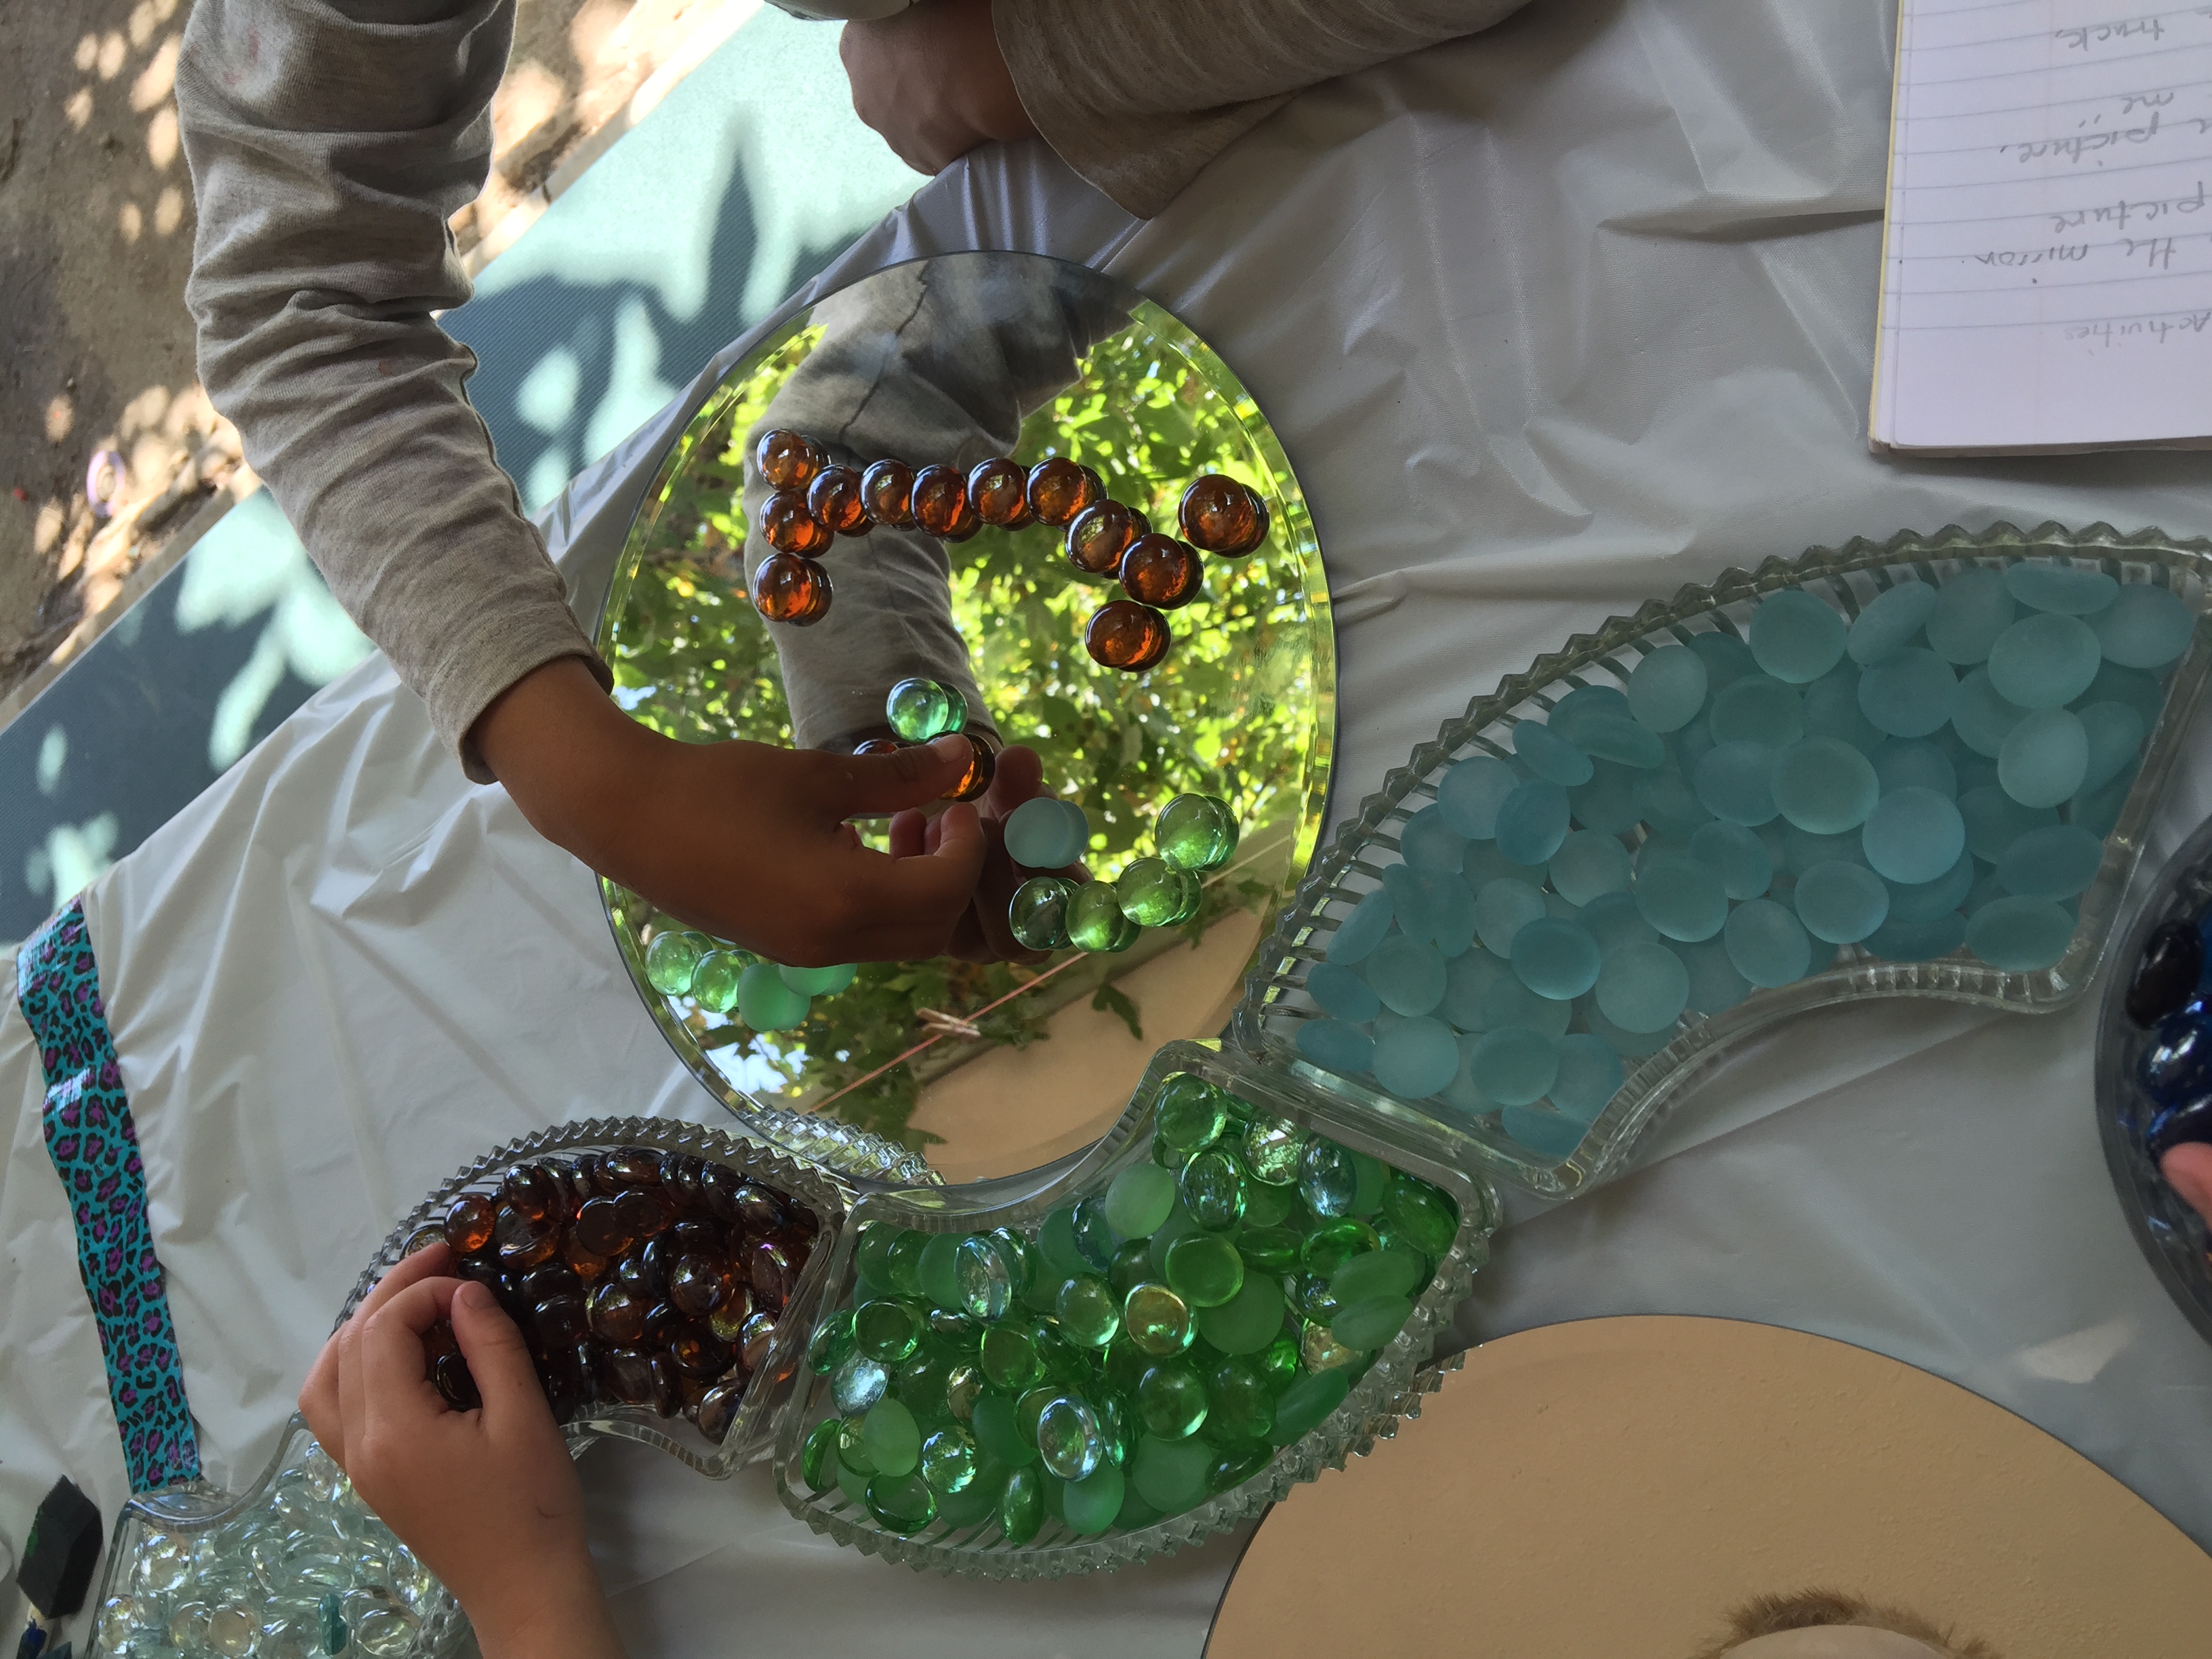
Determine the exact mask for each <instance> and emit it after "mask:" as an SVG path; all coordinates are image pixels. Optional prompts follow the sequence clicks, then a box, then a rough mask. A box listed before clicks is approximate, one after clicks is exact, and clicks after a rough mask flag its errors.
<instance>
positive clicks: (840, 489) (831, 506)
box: [806, 466, 876, 536]
mask: <svg viewBox="0 0 2212 1659" xmlns="http://www.w3.org/2000/svg"><path fill="white" fill-rule="evenodd" d="M806 510H807V511H808V512H809V513H811V514H812V515H813V516H814V519H815V521H816V522H817V523H818V524H822V525H825V526H828V527H829V529H831V530H834V531H836V532H837V533H838V534H839V535H840V536H865V535H866V534H867V533H868V532H870V531H871V530H873V529H874V528H875V527H876V521H875V520H873V519H872V518H870V517H869V516H868V504H867V502H866V501H865V500H863V499H862V497H861V495H860V474H859V473H857V472H855V471H853V469H852V468H851V467H849V466H825V467H823V469H822V471H821V473H820V475H819V476H818V477H816V479H815V480H814V482H813V483H811V484H809V485H807V486H806Z"/></svg>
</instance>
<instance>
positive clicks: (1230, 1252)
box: [1166, 1233, 1244, 1308]
mask: <svg viewBox="0 0 2212 1659" xmlns="http://www.w3.org/2000/svg"><path fill="white" fill-rule="evenodd" d="M1166 1272H1167V1280H1168V1284H1169V1285H1170V1287H1171V1288H1172V1289H1173V1290H1174V1291H1175V1292H1176V1294H1177V1295H1178V1296H1180V1297H1182V1299H1183V1300H1184V1301H1186V1302H1188V1304H1190V1305H1191V1306H1192V1307H1194V1308H1218V1307H1219V1306H1221V1304H1224V1303H1225V1302H1227V1301H1229V1300H1230V1299H1231V1297H1234V1296H1235V1295H1236V1294H1237V1291H1241V1290H1243V1288H1244V1258H1243V1256H1242V1255H1239V1254H1238V1253H1237V1247H1236V1246H1235V1245H1234V1244H1232V1243H1230V1242H1229V1241H1228V1240H1227V1239H1225V1238H1224V1237H1221V1236H1220V1235H1218V1233H1188V1234H1186V1235H1185V1236H1184V1237H1181V1238H1178V1239H1177V1240H1176V1242H1175V1243H1172V1244H1170V1245H1169V1246H1168V1253H1167V1265H1166Z"/></svg>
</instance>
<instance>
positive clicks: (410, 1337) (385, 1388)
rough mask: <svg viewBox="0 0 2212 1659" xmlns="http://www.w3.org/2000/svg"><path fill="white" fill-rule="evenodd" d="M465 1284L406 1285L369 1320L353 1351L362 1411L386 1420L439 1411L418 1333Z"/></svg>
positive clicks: (443, 1311)
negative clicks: (425, 1410)
mask: <svg viewBox="0 0 2212 1659" xmlns="http://www.w3.org/2000/svg"><path fill="white" fill-rule="evenodd" d="M466 1282H467V1281H466V1280H465V1279H424V1280H422V1281H421V1282H420V1283H417V1284H414V1285H408V1286H407V1287H406V1288H405V1289H404V1290H403V1291H400V1292H399V1294H398V1295H397V1296H395V1297H392V1299H391V1300H390V1301H388V1302H386V1304H384V1305H383V1306H382V1307H380V1308H379V1309H377V1310H375V1312H374V1313H372V1314H370V1315H369V1316H368V1321H367V1322H365V1323H364V1324H363V1325H362V1330H361V1335H360V1337H359V1339H358V1340H356V1344H355V1346H354V1351H353V1353H354V1358H355V1359H356V1364H355V1365H354V1366H353V1367H352V1369H353V1370H354V1371H355V1372H356V1375H357V1376H358V1377H359V1380H360V1386H361V1389H362V1409H363V1410H364V1411H365V1412H366V1413H369V1414H371V1415H372V1416H373V1417H375V1418H381V1419H385V1420H386V1421H388V1420H390V1419H391V1418H392V1416H393V1415H395V1414H404V1415H419V1414H420V1413H422V1411H423V1410H424V1409H426V1408H428V1409H431V1410H435V1409H437V1408H438V1395H437V1390H436V1389H434V1388H433V1387H431V1384H430V1367H429V1363H428V1358H426V1356H425V1355H424V1353H423V1349H422V1334H423V1333H424V1332H425V1331H427V1330H428V1329H429V1328H430V1327H431V1326H433V1325H435V1324H436V1323H437V1322H439V1321H440V1320H441V1319H443V1318H445V1317H446V1316H447V1310H448V1309H449V1308H450V1307H451V1306H452V1305H453V1297H454V1294H455V1292H457V1291H459V1289H460V1287H461V1286H462V1285H464V1284H465V1283H466Z"/></svg>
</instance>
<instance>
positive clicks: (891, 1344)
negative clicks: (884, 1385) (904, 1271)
mask: <svg viewBox="0 0 2212 1659" xmlns="http://www.w3.org/2000/svg"><path fill="white" fill-rule="evenodd" d="M921 1330H922V1325H921V1319H920V1318H919V1317H918V1316H916V1315H915V1311H914V1310H913V1309H911V1308H909V1307H908V1306H907V1305H906V1304H905V1303H903V1302H893V1301H890V1300H889V1299H888V1298H878V1300H876V1301H873V1302H863V1303H862V1304H860V1306H859V1307H858V1308H856V1309H854V1310H853V1346H854V1347H855V1348H857V1349H859V1350H860V1352H862V1353H863V1354H866V1356H867V1357H868V1358H871V1359H875V1360H880V1361H881V1362H882V1363H883V1364H886V1365H892V1364H897V1363H898V1362H899V1361H900V1360H902V1359H903V1358H906V1357H907V1356H908V1354H910V1353H912V1352H914V1351H915V1345H916V1344H918V1343H919V1342H920V1341H921Z"/></svg>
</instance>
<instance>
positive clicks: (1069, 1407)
mask: <svg viewBox="0 0 2212 1659" xmlns="http://www.w3.org/2000/svg"><path fill="white" fill-rule="evenodd" d="M1036 1443H1037V1456H1038V1457H1039V1458H1040V1459H1042V1462H1043V1463H1044V1467H1045V1469H1046V1472H1047V1473H1048V1474H1055V1475H1058V1476H1059V1477H1060V1479H1061V1480H1082V1479H1083V1477H1084V1476H1085V1475H1087V1474H1090V1473H1091V1471H1092V1470H1093V1469H1095V1468H1097V1467H1098V1466H1099V1464H1101V1463H1102V1462H1105V1460H1106V1435H1105V1431H1104V1430H1103V1429H1102V1428H1101V1427H1100V1426H1099V1423H1098V1413H1097V1412H1096V1411H1094V1410H1093V1409H1091V1402H1090V1401H1087V1400H1085V1399H1084V1398H1083V1397H1082V1396H1081V1395H1059V1396H1058V1397H1056V1398H1055V1399H1053V1400H1051V1401H1048V1402H1047V1403H1046V1406H1045V1408H1044V1410H1043V1411H1042V1412H1041V1413H1038V1416H1037V1434H1036Z"/></svg>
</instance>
